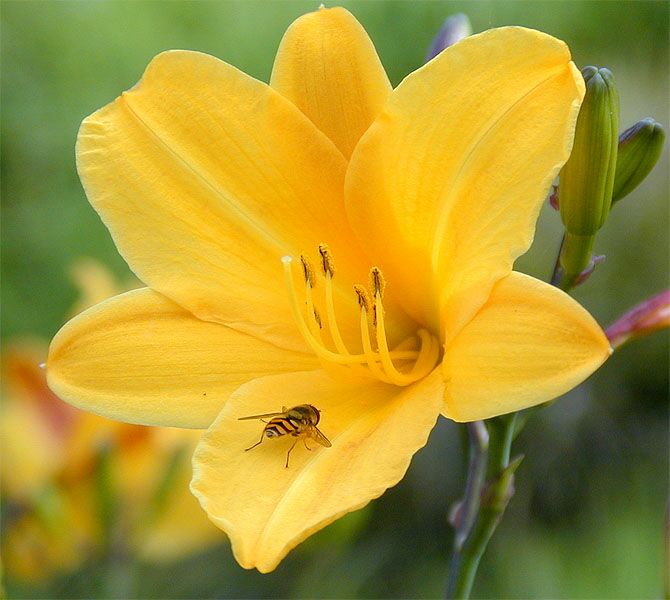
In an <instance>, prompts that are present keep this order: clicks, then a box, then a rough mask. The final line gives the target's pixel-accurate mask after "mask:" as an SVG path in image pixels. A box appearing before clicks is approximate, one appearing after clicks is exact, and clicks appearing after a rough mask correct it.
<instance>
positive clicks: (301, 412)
mask: <svg viewBox="0 0 670 600" xmlns="http://www.w3.org/2000/svg"><path fill="white" fill-rule="evenodd" d="M281 410H282V411H281V412H274V413H267V414H264V415H252V416H250V417H240V418H239V419H238V421H248V420H249V419H260V420H262V421H263V419H267V418H269V419H270V420H269V421H263V422H264V423H266V425H265V427H264V428H263V433H262V434H261V439H260V440H259V441H258V442H256V443H255V444H254V445H253V446H250V447H249V448H246V449H245V452H247V451H249V450H251V449H252V448H255V447H256V446H258V445H259V444H260V443H261V442H262V441H263V438H264V437H268V438H274V437H281V436H283V435H292V436H294V437H295V438H297V439H296V440H295V442H293V445H292V446H291V447H290V448H289V450H288V452H287V453H286V468H287V469H288V460H289V456H290V455H291V450H293V448H295V445H296V444H297V443H298V440H299V439H302V441H303V444H305V448H307V450H311V448H310V447H309V446H308V445H307V438H312V439H313V440H316V441H317V442H318V443H319V444H321V445H322V446H325V447H326V448H330V447H331V446H332V444H331V443H330V441H329V440H328V438H327V437H326V436H325V435H323V433H321V432H320V431H319V429H318V427H317V424H318V423H319V419H320V418H321V413H320V412H319V409H318V408H316V407H315V406H312V405H311V404H300V405H298V406H294V407H293V408H286V407H285V406H282V409H281Z"/></svg>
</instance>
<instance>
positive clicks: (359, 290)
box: [354, 284, 370, 312]
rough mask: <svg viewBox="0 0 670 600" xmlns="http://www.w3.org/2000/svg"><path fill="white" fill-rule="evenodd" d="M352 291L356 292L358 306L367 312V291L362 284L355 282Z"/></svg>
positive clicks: (368, 301) (368, 304)
mask: <svg viewBox="0 0 670 600" xmlns="http://www.w3.org/2000/svg"><path fill="white" fill-rule="evenodd" d="M354 292H356V295H357V296H358V306H360V307H361V308H362V309H363V310H365V311H366V312H369V311H370V296H369V295H368V291H367V290H366V289H365V288H364V287H363V286H362V285H358V284H356V285H355V286H354Z"/></svg>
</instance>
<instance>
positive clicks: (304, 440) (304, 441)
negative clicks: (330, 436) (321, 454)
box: [302, 438, 313, 452]
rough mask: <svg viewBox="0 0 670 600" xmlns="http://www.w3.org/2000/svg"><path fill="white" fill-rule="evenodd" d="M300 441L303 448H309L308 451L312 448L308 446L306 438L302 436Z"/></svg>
mask: <svg viewBox="0 0 670 600" xmlns="http://www.w3.org/2000/svg"><path fill="white" fill-rule="evenodd" d="M302 443H303V444H305V448H307V450H309V451H310V452H311V451H312V450H313V448H310V447H309V446H308V445H307V438H302Z"/></svg>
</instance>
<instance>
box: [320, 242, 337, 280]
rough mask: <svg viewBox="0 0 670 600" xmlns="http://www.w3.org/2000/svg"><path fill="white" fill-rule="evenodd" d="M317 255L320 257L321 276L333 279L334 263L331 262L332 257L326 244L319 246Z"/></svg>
mask: <svg viewBox="0 0 670 600" xmlns="http://www.w3.org/2000/svg"><path fill="white" fill-rule="evenodd" d="M319 254H320V255H321V268H322V269H323V274H324V275H330V276H331V277H333V276H334V275H335V261H334V260H333V255H332V254H331V253H330V248H328V244H323V243H321V244H319Z"/></svg>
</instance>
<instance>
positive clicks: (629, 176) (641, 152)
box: [612, 118, 665, 203]
mask: <svg viewBox="0 0 670 600" xmlns="http://www.w3.org/2000/svg"><path fill="white" fill-rule="evenodd" d="M664 142H665V130H664V129H663V127H662V126H661V124H660V123H658V122H656V121H655V120H654V119H651V118H646V119H642V120H641V121H638V122H637V123H635V125H633V126H632V127H629V128H628V129H626V131H624V132H623V133H622V134H621V135H620V136H619V148H618V155H617V162H616V174H615V176H614V189H613V191H612V203H614V202H616V201H617V200H621V198H623V197H624V196H627V195H628V194H630V193H631V192H632V191H633V190H634V189H635V188H636V187H637V186H638V185H640V183H642V182H643V181H644V179H645V178H646V177H647V175H649V173H650V172H651V170H652V169H653V168H654V166H655V165H656V163H657V162H658V159H659V158H660V156H661V152H662V151H663V143H664Z"/></svg>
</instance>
